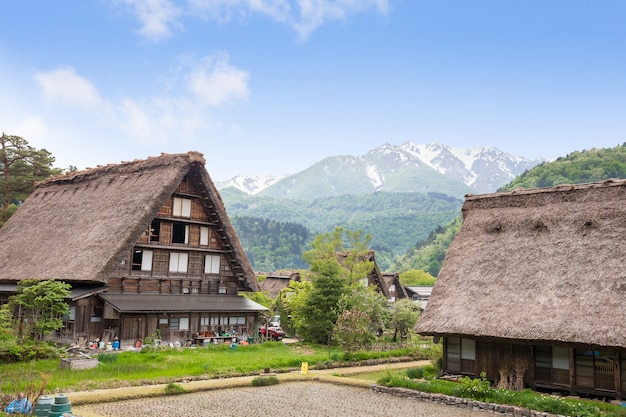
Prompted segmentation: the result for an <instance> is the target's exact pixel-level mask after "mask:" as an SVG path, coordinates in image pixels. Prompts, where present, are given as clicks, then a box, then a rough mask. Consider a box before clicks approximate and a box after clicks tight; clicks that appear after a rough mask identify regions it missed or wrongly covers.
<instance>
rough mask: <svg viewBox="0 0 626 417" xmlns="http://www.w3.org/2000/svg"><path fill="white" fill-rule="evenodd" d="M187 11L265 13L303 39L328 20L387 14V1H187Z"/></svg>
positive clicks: (224, 16) (223, 15)
mask: <svg viewBox="0 0 626 417" xmlns="http://www.w3.org/2000/svg"><path fill="white" fill-rule="evenodd" d="M189 4H190V11H189V12H190V14H192V15H194V16H195V15H203V16H205V17H208V18H210V19H212V20H216V21H220V22H224V21H228V20H230V19H232V18H233V17H235V18H236V17H241V16H247V15H249V14H252V13H256V14H261V15H264V16H268V17H269V18H271V19H273V20H275V21H277V22H279V23H282V24H285V25H287V26H289V27H290V28H291V29H293V30H294V31H295V32H296V33H297V34H298V36H299V37H300V38H301V39H303V40H305V39H307V38H308V37H309V35H310V34H311V33H312V32H313V31H315V30H316V29H317V28H319V27H320V26H322V25H323V24H325V23H326V22H328V21H332V20H345V19H347V18H348V17H349V16H350V15H353V14H357V13H362V12H366V11H368V10H372V9H374V10H376V11H377V12H378V13H381V14H387V12H388V11H389V0H190V1H189Z"/></svg>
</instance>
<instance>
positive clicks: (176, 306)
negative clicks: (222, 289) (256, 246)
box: [100, 293, 268, 313]
mask: <svg viewBox="0 0 626 417" xmlns="http://www.w3.org/2000/svg"><path fill="white" fill-rule="evenodd" d="M100 298H102V299H103V300H104V301H105V302H106V303H107V304H109V305H110V306H111V307H113V309H115V310H116V311H119V312H121V313H172V312H190V311H193V312H228V313H254V312H262V311H267V310H268V309H267V308H266V307H263V306H262V305H261V304H259V303H257V302H255V301H252V300H250V299H248V298H246V297H242V296H238V295H216V294H210V295H209V294H195V295H192V294H186V295H176V294H112V293H106V294H100Z"/></svg>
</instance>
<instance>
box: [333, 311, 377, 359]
mask: <svg viewBox="0 0 626 417" xmlns="http://www.w3.org/2000/svg"><path fill="white" fill-rule="evenodd" d="M371 322H372V320H371V319H370V316H369V315H368V314H367V313H366V312H364V311H362V310H361V308H360V307H359V306H355V307H353V308H352V309H350V310H344V311H343V312H342V313H341V314H340V315H339V317H338V318H337V324H336V325H335V329H334V335H335V339H336V340H337V343H339V346H341V347H342V348H343V349H344V350H345V351H346V352H348V353H352V352H355V351H356V350H358V349H359V348H364V347H366V346H368V345H369V344H371V343H372V341H373V340H374V334H373V333H372V332H371V329H370V323H371Z"/></svg>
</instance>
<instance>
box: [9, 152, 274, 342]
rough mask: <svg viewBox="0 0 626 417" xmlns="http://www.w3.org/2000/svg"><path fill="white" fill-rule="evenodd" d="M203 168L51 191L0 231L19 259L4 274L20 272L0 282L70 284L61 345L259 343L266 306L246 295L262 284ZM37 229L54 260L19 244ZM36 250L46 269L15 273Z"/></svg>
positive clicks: (157, 168)
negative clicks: (228, 338) (232, 339)
mask: <svg viewBox="0 0 626 417" xmlns="http://www.w3.org/2000/svg"><path fill="white" fill-rule="evenodd" d="M204 163H205V160H204V158H203V157H202V156H201V155H200V154H198V153H196V152H190V153H188V154H175V155H167V154H164V155H162V156H160V157H155V158H149V159H147V160H143V161H133V162H127V163H122V164H119V165H107V166H105V167H99V168H96V169H91V170H87V171H85V172H78V173H72V174H70V175H69V176H62V177H59V178H55V179H51V180H48V181H46V182H44V183H42V184H41V185H39V186H38V187H37V188H36V189H35V191H34V192H33V195H32V196H31V197H29V199H27V200H26V202H25V203H24V205H23V207H21V208H20V210H18V212H17V213H16V214H15V215H14V216H13V218H11V221H10V222H7V225H5V227H3V229H2V230H1V232H3V233H0V241H4V242H5V243H6V244H7V245H9V246H8V247H11V250H12V251H13V252H14V253H12V254H6V256H3V254H0V265H2V266H4V267H5V268H10V267H13V270H15V271H17V272H16V273H15V274H13V275H9V274H7V273H5V274H4V275H2V274H1V273H0V284H1V283H9V282H16V281H18V280H19V279H22V278H30V277H40V278H41V279H46V278H54V279H58V280H62V281H65V282H68V283H70V284H71V285H72V296H71V297H70V298H69V299H68V302H69V304H70V307H71V312H70V314H69V315H68V316H67V317H66V318H65V326H64V328H63V329H62V330H61V331H60V332H59V333H58V334H57V338H58V340H60V341H65V342H77V341H93V340H95V339H100V340H101V341H104V342H109V341H112V340H113V339H114V338H118V339H120V341H121V343H122V345H129V344H133V345H134V344H135V343H136V341H137V340H143V339H145V338H146V337H149V338H154V337H155V336H156V335H158V338H160V339H161V340H163V341H164V342H168V343H170V342H171V343H174V342H175V343H177V344H184V343H187V342H188V341H189V340H194V338H195V337H197V336H199V335H206V336H208V335H214V336H216V337H218V336H224V335H226V334H228V335H234V336H237V337H240V338H247V337H249V336H254V335H255V334H256V333H257V332H256V329H257V326H258V324H257V316H258V314H259V313H260V312H263V311H266V310H267V309H266V308H265V307H263V306H261V305H259V304H257V303H254V302H252V301H251V300H248V299H245V298H244V297H242V296H240V295H239V292H240V291H258V290H259V287H258V282H257V280H256V277H255V275H254V272H253V271H252V268H251V267H250V264H249V262H248V259H247V258H246V255H245V253H244V252H243V249H242V247H241V244H240V242H239V240H238V238H237V236H236V234H235V232H234V229H233V228H232V225H231V224H230V220H229V219H228V216H227V215H226V211H225V209H224V206H223V203H222V201H221V198H220V196H219V194H218V192H217V189H216V188H215V186H214V184H213V182H212V181H211V179H210V178H209V176H208V173H207V172H206V169H205V168H204ZM47 210H49V211H47ZM55 210H57V211H58V212H61V216H59V215H58V213H51V212H52V211H55ZM59 219H62V221H60V220H59ZM55 223H58V224H55ZM61 223H62V224H61ZM7 226H8V227H7ZM20 226H21V227H20ZM86 227H87V229H86ZM29 228H30V229H32V234H33V235H35V237H36V234H37V233H39V232H38V229H37V228H42V229H43V230H44V233H45V232H46V231H47V232H48V233H46V234H41V238H42V239H48V240H50V242H48V243H49V244H50V245H51V249H50V251H49V252H46V251H45V250H41V248H40V246H39V245H38V246H36V247H33V246H32V244H31V246H28V242H26V241H22V237H23V233H29V230H28V229H29ZM63 228H65V229H70V230H64V229H63ZM72 228H75V229H76V230H71V229H72ZM11 233H13V234H12V235H11ZM45 243H46V242H43V243H42V244H41V246H45ZM64 248H66V249H64ZM31 251H34V252H37V251H40V253H38V254H37V255H38V256H39V259H41V261H40V262H39V265H40V267H38V264H28V265H24V264H17V265H11V262H13V263H14V262H15V259H19V257H22V258H24V259H25V262H28V255H29V254H30V252H31ZM55 257H56V258H57V259H58V260H61V262H58V261H57V259H55ZM63 260H66V261H65V263H63V262H62V261H63ZM7 270H10V269H4V271H5V272H6V271H7ZM79 289H80V290H79Z"/></svg>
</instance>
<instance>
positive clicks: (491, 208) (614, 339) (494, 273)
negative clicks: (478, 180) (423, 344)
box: [417, 180, 626, 399]
mask: <svg viewBox="0 0 626 417" xmlns="http://www.w3.org/2000/svg"><path fill="white" fill-rule="evenodd" d="M462 213H463V223H462V226H461V229H460V231H459V232H458V234H457V236H456V238H455V240H454V242H453V243H452V245H451V246H450V248H449V250H448V253H447V255H446V258H445V260H444V263H443V267H442V268H441V272H440V273H439V276H438V279H437V282H436V284H435V285H434V288H433V291H432V295H431V298H430V300H429V302H428V305H427V307H426V309H425V311H424V313H423V315H422V316H421V318H420V320H419V322H418V325H417V329H418V331H419V333H421V334H423V335H432V336H434V337H435V339H441V340H443V344H444V345H443V347H444V357H443V368H444V371H445V372H448V373H451V374H460V375H479V374H480V373H481V372H482V371H485V372H486V374H487V377H488V378H489V379H490V380H492V381H493V382H495V383H497V384H500V385H507V380H508V381H509V382H511V381H512V380H514V383H515V385H516V386H517V387H518V388H521V387H522V386H524V387H530V388H533V389H547V390H550V391H556V390H560V391H563V392H567V393H572V394H575V393H576V394H587V395H594V396H603V397H615V398H618V399H620V398H623V397H624V396H625V395H626V238H625V236H626V181H622V180H609V181H605V182H603V183H593V184H581V185H563V186H559V187H554V188H548V189H535V190H516V191H512V192H502V193H495V194H488V195H475V196H467V197H466V200H465V203H464V205H463V210H462Z"/></svg>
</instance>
